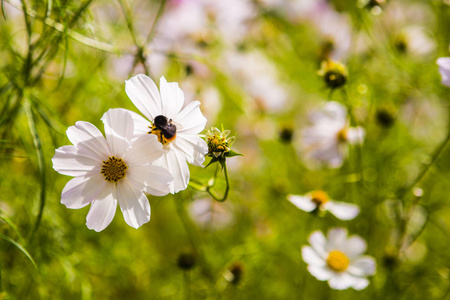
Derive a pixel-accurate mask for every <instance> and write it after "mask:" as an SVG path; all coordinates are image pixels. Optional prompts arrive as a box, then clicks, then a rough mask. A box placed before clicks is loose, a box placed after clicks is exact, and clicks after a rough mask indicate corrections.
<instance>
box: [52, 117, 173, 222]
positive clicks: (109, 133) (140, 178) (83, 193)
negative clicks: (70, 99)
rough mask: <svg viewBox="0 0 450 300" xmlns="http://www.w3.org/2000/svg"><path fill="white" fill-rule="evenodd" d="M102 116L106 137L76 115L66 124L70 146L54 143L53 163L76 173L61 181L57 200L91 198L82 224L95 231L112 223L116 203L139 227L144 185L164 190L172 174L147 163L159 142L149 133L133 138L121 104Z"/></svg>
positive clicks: (76, 203)
mask: <svg viewBox="0 0 450 300" xmlns="http://www.w3.org/2000/svg"><path fill="white" fill-rule="evenodd" d="M102 121H103V123H104V125H105V134H106V139H105V137H104V136H103V134H102V133H101V132H100V131H99V130H98V129H97V127H95V126H94V125H92V124H91V123H88V122H83V121H80V122H77V123H75V126H71V127H69V129H67V137H68V138H69V140H70V141H71V142H72V144H73V146H63V147H61V148H58V149H56V151H55V156H53V158H52V162H53V168H54V169H55V170H56V171H57V172H59V173H60V174H63V175H68V176H75V178H73V179H72V180H70V181H69V182H68V183H67V184H66V186H65V187H64V189H63V191H62V194H61V203H62V204H64V205H66V206H67V207H68V208H72V209H78V208H82V207H85V206H86V205H88V204H91V208H90V210H89V213H88V215H87V218H86V225H87V227H88V228H89V229H94V230H95V231H101V230H103V229H105V228H106V227H107V226H108V225H109V224H110V223H111V221H112V219H113V218H114V215H115V213H116V207H117V203H119V206H120V209H121V210H122V213H123V216H124V218H125V222H127V224H128V225H130V226H131V227H134V228H138V227H140V226H141V225H142V224H144V223H147V222H148V221H149V220H150V204H149V202H148V200H147V197H146V196H145V194H144V191H145V192H147V193H150V194H152V195H155V196H163V195H166V194H168V193H169V184H170V183H171V182H172V180H173V178H172V176H171V175H170V174H169V172H168V171H167V170H166V169H164V168H162V167H158V166H152V165H151V163H152V162H153V161H154V160H156V159H158V158H160V157H161V156H162V155H163V153H164V151H163V148H162V146H161V144H160V143H158V140H157V138H156V137H155V136H153V135H144V136H142V137H140V138H138V139H135V140H134V141H133V140H132V139H133V130H134V127H133V119H132V117H131V114H130V113H128V112H127V111H126V110H122V109H110V110H109V111H108V112H106V113H105V115H104V116H103V118H102Z"/></svg>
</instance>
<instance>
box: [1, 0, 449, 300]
mask: <svg viewBox="0 0 450 300" xmlns="http://www.w3.org/2000/svg"><path fill="white" fill-rule="evenodd" d="M1 4H2V16H0V106H1V109H0V219H1V220H0V238H1V239H0V275H1V276H0V299H338V300H339V299H340V300H344V299H450V197H449V190H450V146H449V144H450V142H449V141H450V123H449V120H450V80H449V79H448V77H449V76H450V63H448V64H447V69H445V68H444V67H443V66H442V65H441V64H439V65H438V64H437V63H436V60H437V59H438V58H440V57H450V53H449V51H450V49H449V45H450V2H449V1H446V0H432V1H420V0H417V1H414V0H403V1H402V0H386V1H383V0H378V1H377V0H371V1H350V0H348V1H347V0H328V1H326V0H317V1H316V0H232V1H231V0H167V1H166V0H161V1H157V0H153V1H150V0H148V1H144V0H117V1H105V0H83V1H70V0H55V1H52V0H46V1H42V0H41V1H37V0H22V1H19V0H3V1H1ZM440 68H441V74H440V72H439V70H440ZM137 74H146V75H147V76H149V77H150V78H151V79H152V80H153V81H154V82H155V83H156V86H158V87H160V77H162V76H164V77H165V79H166V80H167V81H168V82H178V85H179V87H180V88H181V90H182V91H183V92H184V106H186V105H188V103H190V102H192V101H194V100H198V101H200V103H201V104H200V109H201V112H202V114H203V116H204V117H205V118H206V119H207V123H206V126H205V128H204V129H203V130H202V131H201V132H200V136H201V138H202V139H206V142H207V145H208V146H210V148H209V150H210V151H209V153H208V155H206V159H205V161H204V163H203V166H207V165H208V163H210V161H212V163H211V164H210V165H208V166H207V167H206V168H205V167H203V168H202V167H199V166H195V165H193V164H189V170H190V177H189V184H188V185H187V187H184V188H182V189H181V190H180V191H178V192H173V193H168V191H167V192H166V194H167V193H168V194H167V195H165V196H153V195H148V196H147V197H148V201H149V203H150V206H151V218H150V221H149V222H145V224H142V226H134V227H138V228H137V229H136V228H133V227H131V226H129V225H128V224H127V223H128V222H126V221H125V220H124V215H123V213H122V211H121V209H120V206H117V210H116V213H115V217H114V219H113V220H112V222H111V223H110V224H109V225H108V226H106V228H104V229H103V230H100V231H99V232H97V231H95V230H90V229H89V228H88V227H89V226H87V225H86V216H87V215H88V212H89V209H90V205H87V206H85V207H83V208H80V209H69V208H67V207H66V206H65V205H64V204H62V203H61V193H62V191H63V189H64V187H65V185H66V184H67V182H68V181H69V180H70V179H72V178H73V177H71V176H65V175H62V174H60V173H58V172H57V171H59V169H58V167H54V163H53V162H52V158H53V157H54V156H55V150H56V149H58V148H60V147H62V146H66V145H72V144H73V141H71V140H69V138H68V135H67V134H66V130H67V129H68V128H69V127H70V126H73V125H75V123H76V122H78V121H86V122H90V123H92V124H93V125H95V126H96V127H97V128H98V129H99V130H100V131H101V132H102V133H104V132H105V129H104V123H103V122H102V121H101V118H102V116H103V115H104V113H105V112H107V111H108V110H109V109H111V108H123V109H128V110H131V111H133V112H135V113H136V114H139V115H141V116H143V113H144V112H143V111H140V110H139V108H137V107H136V106H135V105H134V104H133V101H134V100H133V96H130V92H129V91H128V90H127V92H126V91H125V80H130V78H136V77H133V76H135V75H137ZM445 76H447V79H446V77H445ZM130 82H131V81H128V83H127V84H130ZM163 98H164V97H163ZM145 99H146V98H145ZM149 101H150V99H149ZM149 121H150V122H152V124H155V123H154V121H153V120H149ZM175 121H176V120H175ZM174 124H176V126H178V127H177V128H178V130H179V132H181V131H182V129H183V127H182V124H181V125H180V124H178V123H176V122H175V123H174ZM212 127H215V128H218V130H219V131H220V132H222V133H223V131H226V130H229V131H230V133H229V135H228V136H226V137H225V138H226V140H227V141H228V147H225V148H224V149H222V150H220V149H219V150H217V149H216V150H215V151H216V152H214V151H213V152H214V153H213V152H212V151H211V146H214V145H216V146H217V144H214V142H212V141H213V139H211V138H210V139H208V137H211V136H212V134H213V133H216V134H222V133H218V132H217V131H216V130H214V129H211V128H212ZM149 130H150V131H151V130H152V129H151V127H150V129H149ZM153 130H154V129H153ZM208 130H209V132H208ZM153 133H155V131H154V132H153ZM233 136H234V138H235V140H234V142H233V139H232V138H231V137H233ZM175 138H176V139H178V136H177V137H175ZM159 142H161V140H159ZM155 143H158V142H157V141H156V139H155ZM161 143H162V142H161ZM167 143H168V144H170V143H172V142H171V141H169V142H167ZM205 145H206V144H205ZM166 146H167V145H164V147H166ZM158 147H162V146H161V145H160V143H158ZM167 147H168V146H167ZM164 149H166V148H164ZM217 151H219V152H217ZM221 151H222V152H221ZM204 154H205V153H203V154H202V155H201V157H200V158H199V159H201V160H203V157H204ZM238 154H242V156H240V155H238ZM169 172H171V170H170V169H169ZM97 175H98V174H97ZM188 176H189V174H188ZM120 179H121V178H119V180H120ZM156 180H157V178H155V181H156ZM106 184H109V185H111V186H114V185H115V184H116V183H110V182H107V183H106ZM293 199H300V200H298V201H303V202H299V203H295V200H293ZM94 200H95V199H94ZM130 201H131V200H130ZM342 202H343V203H348V204H349V205H347V206H345V209H343V208H342V207H340V208H341V210H339V208H338V209H336V210H333V206H332V205H345V204H339V203H342ZM302 203H303V204H302ZM336 203H337V204H336ZM294 204H295V205H294ZM299 206H300V207H299ZM346 209H347V210H346ZM336 228H341V229H338V231H339V230H340V231H341V232H345V230H344V229H346V230H347V232H348V235H349V236H353V237H355V239H353V240H352V243H350V242H349V244H348V245H347V246H345V242H342V241H341V242H339V243H338V242H336V243H335V244H333V242H332V240H333V238H334V237H333V232H336V231H333V230H332V229H336ZM330 230H332V231H330ZM317 231H320V232H322V233H323V235H325V238H326V239H327V242H326V243H327V244H326V246H325V253H322V254H321V257H320V259H318V258H316V257H315V256H314V257H313V258H314V259H313V258H312V257H311V255H312V254H311V255H310V256H308V253H307V251H308V249H309V250H312V249H313V248H314V251H318V250H317V248H316V247H315V245H317V244H321V242H320V241H318V240H315V241H316V242H314V237H318V236H319V237H320V236H321V234H320V233H318V232H317ZM314 232H315V233H316V234H315V235H311V234H312V233H314ZM327 233H328V235H327ZM356 236H359V237H360V238H357V237H356ZM356 240H357V241H359V247H360V248H357V247H358V246H357V244H356ZM311 241H312V242H311ZM328 242H330V243H331V244H328ZM314 243H316V244H314ZM323 243H325V241H323ZM339 245H340V246H339ZM342 245H344V246H342ZM310 246H312V248H309V247H310ZM341 246H342V247H344V248H342V247H341ZM364 246H366V247H364ZM340 247H341V248H340ZM357 249H360V251H357ZM322 250H323V249H322ZM352 251H353V252H358V253H357V255H356V256H358V255H359V256H361V255H363V256H364V259H366V261H365V264H364V266H363V267H361V270H362V271H361V272H363V271H364V272H365V273H364V272H363V273H364V274H362V273H361V274H359V273H358V274H356V273H357V271H355V270H354V264H356V263H355V261H356V260H357V258H355V257H352V256H351V255H350V252H352ZM315 255H319V256H320V253H318V254H317V253H316V254H315ZM308 257H309V258H308ZM315 263H317V264H318V267H317V268H319V267H320V268H322V269H321V270H322V271H321V272H322V273H320V274H322V275H323V276H322V277H321V276H319V275H320V274H319V273H317V272H319V271H317V272H316V273H314V272H313V271H312V270H311V269H312V265H314V264H315ZM361 264H362V263H361ZM349 274H350V275H349ZM344 276H352V277H351V278H353V279H350V277H347V279H344ZM319 277H321V278H319ZM330 277H332V278H331V279H330ZM334 280H336V281H334ZM352 280H353V281H352ZM357 280H359V281H357ZM333 282H334V283H333ZM352 282H353V283H354V285H352V284H351V283H352ZM356 282H359V284H360V285H357V284H356Z"/></svg>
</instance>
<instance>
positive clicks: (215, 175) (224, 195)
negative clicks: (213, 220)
mask: <svg viewBox="0 0 450 300" xmlns="http://www.w3.org/2000/svg"><path fill="white" fill-rule="evenodd" d="M221 165H222V166H223V173H224V175H225V182H226V187H225V193H224V194H223V197H220V196H218V195H217V194H216V192H214V190H213V189H212V188H213V186H214V184H215V182H216V178H217V170H218V168H219V166H218V165H217V167H216V171H215V172H214V177H213V179H212V184H211V185H208V186H207V187H206V191H207V192H208V194H210V195H211V197H213V198H214V200H216V201H218V202H224V201H225V200H227V198H228V192H229V190H230V182H229V180H228V171H227V163H226V161H224V163H223V164H221Z"/></svg>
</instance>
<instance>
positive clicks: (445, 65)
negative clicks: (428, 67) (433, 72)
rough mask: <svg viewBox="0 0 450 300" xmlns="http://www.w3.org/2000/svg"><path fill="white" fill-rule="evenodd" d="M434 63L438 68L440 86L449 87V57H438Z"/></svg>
mask: <svg viewBox="0 0 450 300" xmlns="http://www.w3.org/2000/svg"><path fill="white" fill-rule="evenodd" d="M436 63H437V64H438V66H439V73H440V74H441V77H442V84H443V85H445V86H448V87H450V57H439V58H438V59H437V61H436Z"/></svg>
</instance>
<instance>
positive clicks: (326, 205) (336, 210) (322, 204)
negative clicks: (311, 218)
mask: <svg viewBox="0 0 450 300" xmlns="http://www.w3.org/2000/svg"><path fill="white" fill-rule="evenodd" d="M288 200H289V201H290V202H291V203H292V204H294V205H295V206H296V207H298V208H299V209H301V210H303V211H306V212H312V211H314V210H320V211H329V212H330V213H332V214H333V215H334V216H335V217H336V218H338V219H341V220H345V221H346V220H352V219H354V218H355V217H356V216H357V215H358V214H359V207H358V206H357V205H355V204H351V203H345V202H339V201H335V200H331V199H330V198H329V197H328V194H327V193H325V192H324V191H313V192H310V193H308V194H306V195H304V196H300V195H289V196H288Z"/></svg>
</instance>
